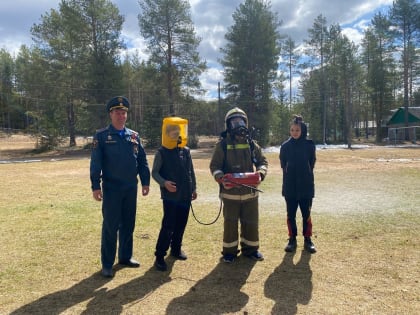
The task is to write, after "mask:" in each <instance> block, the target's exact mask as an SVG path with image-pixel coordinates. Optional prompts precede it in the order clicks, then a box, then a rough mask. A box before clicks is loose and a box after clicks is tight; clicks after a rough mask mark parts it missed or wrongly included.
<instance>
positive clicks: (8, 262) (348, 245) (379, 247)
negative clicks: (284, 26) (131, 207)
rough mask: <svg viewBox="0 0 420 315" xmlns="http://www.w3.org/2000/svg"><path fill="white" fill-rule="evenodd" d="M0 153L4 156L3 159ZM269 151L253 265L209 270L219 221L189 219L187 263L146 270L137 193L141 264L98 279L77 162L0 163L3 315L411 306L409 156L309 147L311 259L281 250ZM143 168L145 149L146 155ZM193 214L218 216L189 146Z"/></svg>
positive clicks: (93, 210)
mask: <svg viewBox="0 0 420 315" xmlns="http://www.w3.org/2000/svg"><path fill="white" fill-rule="evenodd" d="M0 148H1V143H0ZM3 153H4V151H3ZM277 155H278V154H277V153H270V154H268V157H269V161H270V173H269V176H268V177H267V180H266V181H265V182H264V183H263V184H262V185H261V187H260V188H261V189H263V190H264V191H265V192H264V194H262V195H261V198H260V207H261V209H260V211H261V215H260V218H261V222H260V234H261V251H262V252H263V253H264V255H265V258H266V259H265V260H264V261H263V262H257V263H254V262H252V261H250V260H248V259H245V258H242V257H241V258H240V259H238V261H237V262H235V263H234V264H232V265H226V264H223V263H220V262H219V258H220V250H221V237H222V222H223V220H222V218H220V219H219V220H218V221H217V222H216V224H213V225H210V226H203V225H200V224H198V223H197V222H196V221H195V220H194V218H193V217H192V216H191V218H190V221H189V223H188V226H187V229H186V234H185V240H184V249H185V251H186V252H187V254H188V255H189V259H188V260H187V261H185V262H182V261H173V260H171V259H168V263H169V267H170V268H169V271H168V272H164V273H162V272H158V271H155V270H154V269H153V258H154V257H153V252H154V246H155V242H156V238H157V235H158V231H159V227H160V220H161V201H160V199H159V191H158V187H157V185H156V184H155V183H153V184H152V189H151V194H150V195H149V196H147V197H139V201H138V217H137V227H136V232H135V257H136V258H138V259H140V261H141V263H142V266H141V267H140V268H139V269H118V270H117V273H116V276H115V278H114V279H112V280H105V279H103V278H102V277H101V276H100V275H99V274H98V271H99V268H100V260H99V247H100V228H101V211H100V203H98V202H95V201H94V200H93V199H92V197H91V193H90V183H89V174H88V168H89V159H88V157H87V156H85V157H82V158H80V159H77V160H58V159H57V158H56V157H55V158H56V160H54V161H51V160H48V161H45V162H38V163H15V164H0V172H1V175H2V181H1V183H0V190H1V199H0V234H1V235H2V254H1V255H0V313H1V314H9V313H12V314H200V315H204V314H416V313H417V312H418V307H419V302H420V300H419V296H420V287H419V283H418V279H419V278H420V271H419V268H418V265H419V261H420V251H419V242H418V232H417V230H418V226H419V224H420V216H419V214H420V209H419V208H420V206H419V205H420V195H419V194H418V183H419V178H420V150H419V149H415V148H411V149H403V148H371V149H361V150H353V151H351V150H320V151H318V162H317V165H316V189H317V191H316V194H317V196H316V198H315V200H314V207H313V221H314V242H315V245H317V248H318V253H316V254H314V255H309V254H307V253H305V252H303V251H301V249H302V247H301V245H302V240H301V239H300V238H299V239H298V242H299V247H298V251H297V252H296V254H294V255H293V254H286V253H284V251H283V247H284V245H285V243H286V240H287V229H286V224H285V220H286V216H285V205H284V201H283V199H282V197H281V173H280V168H279V163H278V157H277ZM149 158H150V162H152V155H150V156H149ZM193 158H194V165H195V168H196V172H197V177H198V187H199V198H198V200H196V201H194V203H193V206H194V211H195V214H196V216H197V217H198V218H199V219H200V220H202V221H204V222H210V221H212V220H213V219H214V218H215V217H216V215H217V213H218V211H219V206H220V204H219V200H218V198H217V187H216V185H215V184H214V182H213V181H212V179H211V178H210V175H209V171H208V163H209V160H208V158H209V156H208V152H203V151H200V152H194V155H193Z"/></svg>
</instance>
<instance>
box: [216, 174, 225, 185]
mask: <svg viewBox="0 0 420 315" xmlns="http://www.w3.org/2000/svg"><path fill="white" fill-rule="evenodd" d="M223 176H224V174H223V173H221V172H220V173H217V174H216V175H214V179H215V181H216V182H218V183H219V184H222V183H223Z"/></svg>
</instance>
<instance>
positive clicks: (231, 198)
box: [220, 191, 258, 201]
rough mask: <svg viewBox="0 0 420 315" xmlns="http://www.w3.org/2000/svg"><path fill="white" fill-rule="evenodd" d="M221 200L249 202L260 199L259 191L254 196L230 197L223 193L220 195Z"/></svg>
mask: <svg viewBox="0 0 420 315" xmlns="http://www.w3.org/2000/svg"><path fill="white" fill-rule="evenodd" d="M220 197H221V198H224V199H229V200H240V201H243V200H249V199H254V198H257V197H258V191H256V192H255V193H252V194H245V195H229V194H225V193H221V194H220Z"/></svg>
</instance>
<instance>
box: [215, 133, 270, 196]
mask: <svg viewBox="0 0 420 315" xmlns="http://www.w3.org/2000/svg"><path fill="white" fill-rule="evenodd" d="M250 141H252V146H251V145H250V143H248V140H247V139H246V138H238V137H235V138H234V137H231V136H230V135H229V133H228V134H227V137H226V138H222V139H221V140H220V141H219V142H218V143H217V144H216V147H215V150H214V153H213V156H212V159H211V161H210V171H211V173H212V175H213V176H214V177H215V178H218V177H221V176H223V175H224V174H227V173H245V172H255V171H256V172H259V173H260V174H261V180H263V179H264V177H265V176H266V173H267V166H268V162H267V159H266V158H265V156H264V155H263V154H262V151H261V147H260V146H259V145H258V144H257V143H256V142H255V141H254V140H250ZM220 196H221V197H222V198H227V199H233V200H244V199H252V198H257V197H258V192H256V191H255V190H252V189H251V188H247V187H243V186H236V187H234V188H231V189H225V188H224V187H223V185H221V190H220ZM239 196H240V197H239Z"/></svg>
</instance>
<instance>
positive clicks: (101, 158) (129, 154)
mask: <svg viewBox="0 0 420 315" xmlns="http://www.w3.org/2000/svg"><path fill="white" fill-rule="evenodd" d="M137 175H140V180H141V184H142V186H149V184H150V170H149V167H148V163H147V159H146V153H145V151H144V148H143V146H142V144H141V141H140V137H139V135H138V133H137V132H135V131H133V130H131V129H129V128H124V129H123V130H122V131H119V130H116V129H115V128H114V127H113V126H112V125H109V126H108V127H106V128H103V129H100V130H98V131H97V132H96V134H95V136H94V138H93V147H92V155H91V163H90V179H91V183H92V190H97V189H101V181H102V185H103V186H104V187H105V188H112V189H114V190H124V189H127V188H130V187H133V186H136V185H137V183H138V178H137Z"/></svg>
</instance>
